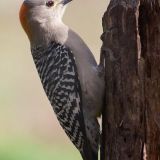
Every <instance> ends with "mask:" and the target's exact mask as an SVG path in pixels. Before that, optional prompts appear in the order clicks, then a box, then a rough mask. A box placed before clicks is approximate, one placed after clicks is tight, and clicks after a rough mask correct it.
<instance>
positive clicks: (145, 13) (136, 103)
mask: <svg viewBox="0 0 160 160" xmlns="http://www.w3.org/2000/svg"><path fill="white" fill-rule="evenodd" d="M103 29H104V33H103V36H102V40H103V45H102V54H103V56H102V57H103V58H104V61H105V73H106V97H105V102H106V103H105V106H104V110H103V120H102V121H103V122H102V147H101V160H142V159H143V156H144V155H143V153H144V146H146V154H147V160H159V159H160V7H159V2H158V0H127V1H126V0H111V2H110V4H109V7H108V10H107V11H106V13H105V14H104V17H103Z"/></svg>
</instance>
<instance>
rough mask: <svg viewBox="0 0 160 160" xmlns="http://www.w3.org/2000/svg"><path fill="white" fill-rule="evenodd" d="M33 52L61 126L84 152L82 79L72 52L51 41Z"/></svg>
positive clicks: (44, 86) (43, 83) (33, 49)
mask: <svg viewBox="0 0 160 160" xmlns="http://www.w3.org/2000/svg"><path fill="white" fill-rule="evenodd" d="M32 55H33V59H34V62H35V65H36V67H37V70H38V73H39V76H40V79H41V82H42V85H43V88H44V90H45V92H46V95H47V97H48V99H49V101H50V103H51V105H52V106H53V109H54V112H55V113H56V115H57V118H58V120H59V122H60V124H61V126H62V127H63V129H64V130H65V132H66V134H67V135H68V136H69V138H70V139H71V141H72V142H73V143H74V145H75V146H76V147H77V148H78V149H79V151H80V152H81V153H82V152H83V146H84V141H85V140H84V137H85V136H86V133H85V126H84V119H83V113H82V109H81V103H82V98H81V87H80V81H79V79H78V74H77V68H76V64H75V60H74V57H73V54H72V52H71V51H70V50H69V48H67V47H66V46H64V45H61V44H58V43H55V42H52V43H50V45H49V46H48V47H47V48H43V47H41V46H39V47H36V48H32Z"/></svg>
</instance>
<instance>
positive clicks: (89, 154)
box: [81, 146, 98, 160]
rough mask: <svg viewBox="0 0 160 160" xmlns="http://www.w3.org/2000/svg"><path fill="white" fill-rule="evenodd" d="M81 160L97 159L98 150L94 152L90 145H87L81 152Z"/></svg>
mask: <svg viewBox="0 0 160 160" xmlns="http://www.w3.org/2000/svg"><path fill="white" fill-rule="evenodd" d="M81 155H82V158H83V160H98V152H97V153H96V152H95V151H94V150H93V149H92V148H91V147H89V146H87V147H85V149H84V150H83V153H81Z"/></svg>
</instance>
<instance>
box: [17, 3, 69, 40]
mask: <svg viewBox="0 0 160 160" xmlns="http://www.w3.org/2000/svg"><path fill="white" fill-rule="evenodd" d="M70 1H72V0H24V2H23V4H22V6H21V9H20V12H19V17H20V22H21V24H22V27H23V29H24V30H25V32H26V33H27V35H28V37H29V39H30V38H31V36H32V34H33V33H34V32H36V30H37V29H39V28H41V29H42V28H43V27H44V26H46V25H49V24H51V23H55V25H56V23H59V22H61V19H62V16H63V13H64V11H65V8H66V5H67V4H68V3H69V2H70Z"/></svg>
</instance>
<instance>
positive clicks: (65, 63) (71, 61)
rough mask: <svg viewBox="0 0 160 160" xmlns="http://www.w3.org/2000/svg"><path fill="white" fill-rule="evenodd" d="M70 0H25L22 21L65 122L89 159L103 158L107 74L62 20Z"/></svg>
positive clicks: (47, 89) (49, 92)
mask: <svg viewBox="0 0 160 160" xmlns="http://www.w3.org/2000/svg"><path fill="white" fill-rule="evenodd" d="M69 2H71V0H25V1H24V2H23V4H22V6H21V9H20V12H19V16H20V22H21V24H22V27H23V29H24V31H25V32H26V34H27V36H28V38H29V40H30V46H31V54H32V56H33V60H34V63H35V66H36V68H37V71H38V74H39V77H40V80H41V83H42V86H43V88H44V91H45V93H46V95H47V97H48V99H49V101H50V103H51V105H52V107H53V110H54V112H55V114H56V116H57V119H58V120H59V122H60V125H61V126H62V128H63V129H64V131H65V132H66V134H67V135H68V137H69V138H70V140H71V141H72V143H73V144H74V145H75V146H76V148H77V149H78V150H79V152H80V153H81V155H82V158H83V160H98V148H99V139H100V127H99V124H98V121H97V117H98V116H99V115H100V113H101V109H102V104H103V96H104V79H103V76H100V74H99V67H98V65H97V62H96V60H95V58H94V56H93V54H92V53H91V51H90V50H89V48H88V47H87V45H86V44H85V42H84V41H83V40H82V39H81V38H80V37H79V35H78V34H76V33H75V32H74V31H72V30H71V29H70V28H69V27H68V26H67V25H65V24H64V23H63V21H62V17H63V14H64V11H65V8H66V6H67V5H68V4H69Z"/></svg>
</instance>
